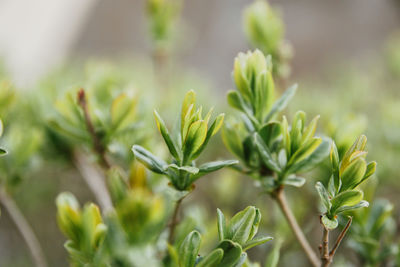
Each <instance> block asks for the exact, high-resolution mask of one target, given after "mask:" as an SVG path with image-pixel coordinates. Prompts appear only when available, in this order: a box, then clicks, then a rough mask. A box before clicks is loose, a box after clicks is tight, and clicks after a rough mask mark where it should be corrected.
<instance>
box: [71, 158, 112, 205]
mask: <svg viewBox="0 0 400 267" xmlns="http://www.w3.org/2000/svg"><path fill="white" fill-rule="evenodd" d="M74 164H75V166H76V168H77V169H78V171H79V172H80V174H81V175H82V177H83V179H84V180H85V182H86V183H87V185H88V186H89V188H90V190H91V191H92V192H93V194H94V196H95V198H96V200H97V202H98V203H99V205H100V207H101V209H102V210H103V211H104V212H107V211H109V210H112V209H113V205H112V201H111V197H110V193H109V192H108V189H107V186H106V184H105V182H104V180H105V179H104V176H103V175H102V172H101V171H100V170H99V169H98V168H96V167H95V166H93V165H92V164H90V162H89V160H88V159H87V157H86V156H85V155H84V154H83V153H82V152H79V151H76V152H75V153H74Z"/></svg>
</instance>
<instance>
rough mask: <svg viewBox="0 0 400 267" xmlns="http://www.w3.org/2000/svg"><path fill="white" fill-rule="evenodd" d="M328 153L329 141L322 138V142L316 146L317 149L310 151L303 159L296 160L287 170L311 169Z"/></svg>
mask: <svg viewBox="0 0 400 267" xmlns="http://www.w3.org/2000/svg"><path fill="white" fill-rule="evenodd" d="M328 154H329V141H328V140H325V139H323V140H322V143H321V144H320V145H319V146H318V147H317V149H315V150H314V152H312V154H311V155H309V156H308V157H306V158H305V159H304V160H302V161H299V162H296V163H295V164H293V165H292V166H291V167H290V168H289V170H288V172H289V173H297V172H307V171H310V170H311V169H313V168H314V167H315V166H316V165H318V164H319V163H321V162H322V161H323V160H324V159H325V158H326V157H327V156H328Z"/></svg>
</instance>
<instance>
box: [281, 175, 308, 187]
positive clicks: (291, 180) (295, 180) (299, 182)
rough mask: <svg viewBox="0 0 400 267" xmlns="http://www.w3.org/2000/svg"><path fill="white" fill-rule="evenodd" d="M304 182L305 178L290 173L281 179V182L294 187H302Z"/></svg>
mask: <svg viewBox="0 0 400 267" xmlns="http://www.w3.org/2000/svg"><path fill="white" fill-rule="evenodd" d="M305 182H306V179H305V178H303V177H300V176H295V175H290V176H289V177H287V178H285V179H284V180H283V182H282V183H283V184H285V185H291V186H294V187H302V186H303V185H304V184H305Z"/></svg>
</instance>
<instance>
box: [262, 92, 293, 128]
mask: <svg viewBox="0 0 400 267" xmlns="http://www.w3.org/2000/svg"><path fill="white" fill-rule="evenodd" d="M296 90H297V84H295V85H292V86H291V87H290V88H289V89H287V90H286V91H285V92H284V93H283V95H282V96H281V97H280V98H279V99H278V100H277V101H276V102H275V103H274V105H273V106H272V108H271V111H270V112H269V113H268V115H267V117H266V118H265V119H264V122H269V121H270V120H271V119H272V117H273V116H274V115H275V114H276V113H278V112H281V111H282V110H283V109H285V107H286V106H287V104H288V103H289V101H290V99H292V97H293V96H294V94H295V93H296Z"/></svg>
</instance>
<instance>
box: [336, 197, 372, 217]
mask: <svg viewBox="0 0 400 267" xmlns="http://www.w3.org/2000/svg"><path fill="white" fill-rule="evenodd" d="M368 206H369V203H368V201H365V200H362V201H360V202H359V203H358V204H356V205H354V206H342V207H340V208H338V209H337V210H336V213H337V214H339V213H341V212H344V211H349V210H355V209H359V208H366V207H368Z"/></svg>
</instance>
